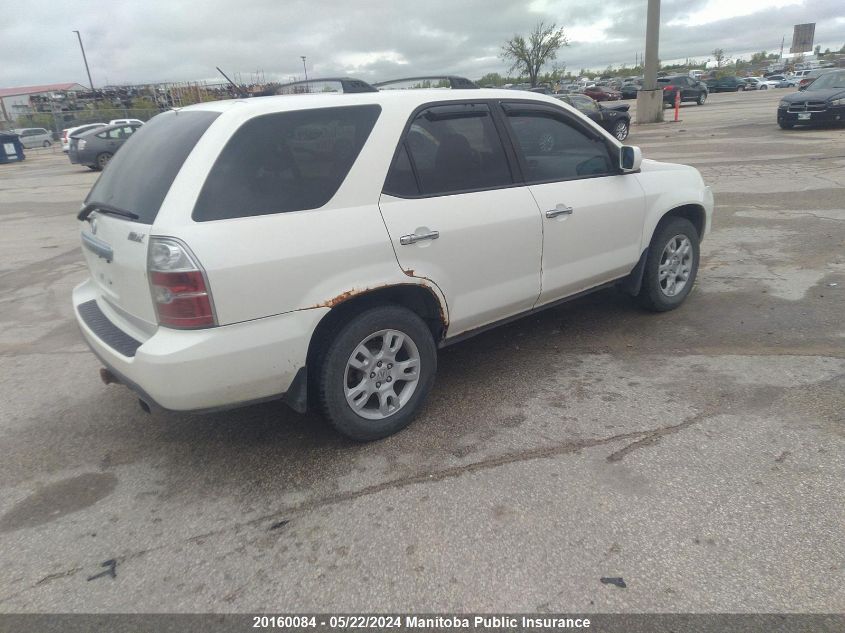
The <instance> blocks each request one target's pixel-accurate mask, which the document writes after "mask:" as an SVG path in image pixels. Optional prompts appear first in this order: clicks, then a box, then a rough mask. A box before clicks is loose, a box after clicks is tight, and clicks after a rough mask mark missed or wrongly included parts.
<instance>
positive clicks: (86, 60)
mask: <svg viewBox="0 0 845 633" xmlns="http://www.w3.org/2000/svg"><path fill="white" fill-rule="evenodd" d="M74 33H76V37H77V38H78V39H79V48H80V49H81V50H82V61H83V62H85V72H86V73H88V84H89V85H90V86H91V92H94V80H93V79H91V71H90V70H88V58H87V57H85V47H84V46H83V45H82V36H81V35H80V34H79V31H74Z"/></svg>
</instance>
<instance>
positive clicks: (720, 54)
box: [713, 48, 725, 68]
mask: <svg viewBox="0 0 845 633" xmlns="http://www.w3.org/2000/svg"><path fill="white" fill-rule="evenodd" d="M713 61H715V62H716V68H721V67H722V66H723V65H724V63H725V51H724V49H721V48H717V49H716V50H715V51H713Z"/></svg>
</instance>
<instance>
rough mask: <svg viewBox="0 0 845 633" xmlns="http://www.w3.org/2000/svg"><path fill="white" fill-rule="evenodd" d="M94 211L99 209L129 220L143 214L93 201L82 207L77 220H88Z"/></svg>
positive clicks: (138, 217) (101, 211) (136, 218)
mask: <svg viewBox="0 0 845 633" xmlns="http://www.w3.org/2000/svg"><path fill="white" fill-rule="evenodd" d="M94 211H99V212H100V213H107V214H109V215H119V216H120V217H122V218H127V219H129V220H138V219H140V217H141V216H139V215H138V214H137V213H132V212H131V211H127V210H126V209H120V208H118V207H113V206H111V205H109V204H103V203H101V202H93V203H91V204H86V205H85V206H84V207H82V211H80V212H79V215H77V216H76V219H77V220H87V219H88V216H89V215H91V213H93V212H94Z"/></svg>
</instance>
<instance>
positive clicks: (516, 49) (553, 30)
mask: <svg viewBox="0 0 845 633" xmlns="http://www.w3.org/2000/svg"><path fill="white" fill-rule="evenodd" d="M562 46H569V41H568V40H567V39H566V35H564V33H563V28H560V29H559V28H557V27H556V26H555V25H554V24H552V25H550V26H546V24H545V23H544V22H542V21H540V22H538V23H537V24H536V26H534V28H533V29H532V30H531V33H529V34H528V39H527V40H526V39H525V38H524V37H523V36H522V35H514V36H513V37H512V38H511V39H509V40H508V41H507V42H505V44H504V46H502V53H501V57H502V59H503V60H504V61H506V62H510V63H511V67H510V69H509V70H508V73H509V74H510V73H512V72H513V71H515V70H517V71H519V74H520V75H528V79H529V80H530V81H531V87H532V88H533V87H534V86H536V85H537V77H538V76H539V74H540V70H541V69H542V68H543V65H544V64H545V63H546V62H550V61H552V60H554V59H556V58H557V51H558V49H560V48H561V47H562Z"/></svg>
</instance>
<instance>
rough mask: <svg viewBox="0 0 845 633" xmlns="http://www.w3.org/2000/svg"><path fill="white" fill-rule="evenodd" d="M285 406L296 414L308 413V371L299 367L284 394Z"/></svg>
mask: <svg viewBox="0 0 845 633" xmlns="http://www.w3.org/2000/svg"><path fill="white" fill-rule="evenodd" d="M285 404H287V405H288V406H289V407H290V408H291V409H293V410H294V411H296V412H297V413H306V412H307V411H308V370H307V369H306V368H305V367H300V368H299V369H298V370H297V371H296V376H294V377H293V381H292V382H291V383H290V387H288V390H287V392H286V393H285Z"/></svg>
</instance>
